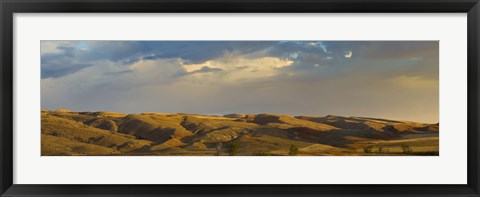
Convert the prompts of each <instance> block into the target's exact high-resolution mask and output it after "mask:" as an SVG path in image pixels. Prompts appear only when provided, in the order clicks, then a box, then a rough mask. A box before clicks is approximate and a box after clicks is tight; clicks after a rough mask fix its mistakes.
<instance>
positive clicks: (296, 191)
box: [0, 0, 480, 197]
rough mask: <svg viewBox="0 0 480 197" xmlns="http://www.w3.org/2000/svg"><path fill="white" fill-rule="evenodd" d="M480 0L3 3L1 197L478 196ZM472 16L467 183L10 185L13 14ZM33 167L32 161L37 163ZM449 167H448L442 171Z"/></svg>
mask: <svg viewBox="0 0 480 197" xmlns="http://www.w3.org/2000/svg"><path fill="white" fill-rule="evenodd" d="M478 2H479V1H478V0H403V1H402V0H335V1H333V0H255V1H254V0H230V1H222V0H83V1H79V0H70V1H67V0H1V1H0V7H1V31H0V33H1V50H2V51H1V54H0V59H1V67H0V69H1V70H0V72H1V80H0V83H1V85H0V88H1V97H0V98H1V106H0V109H1V115H0V116H1V117H0V125H1V135H0V137H1V139H0V140H1V142H0V174H1V180H0V192H1V196H373V195H376V196H465V197H466V196H479V175H480V174H479V151H478V150H479V143H480V140H479V121H478V117H479V116H478V115H479V105H478V99H479V91H478V88H479V83H480V80H479V75H480V73H479V69H478V68H479V66H480V65H479V51H478V48H479V45H480V40H479V12H480V5H479V3H478ZM147 12H148V13H151V12H165V13H201V12H209V13H259V12H261V13H264V12H265V13H316V12H324V13H417V12H418V13H443V12H445V13H452V12H454V13H467V14H468V15H467V17H468V19H467V20H468V101H467V102H468V142H467V143H468V166H467V170H468V183H467V184H465V185H433V184H432V185H329V184H327V185H249V184H246V185H20V184H13V170H14V166H13V140H12V136H13V132H14V129H13V113H14V111H13V103H14V102H15V101H14V98H13V85H14V84H13V39H14V35H13V25H14V24H13V22H14V21H13V14H15V13H147ZM33 165H34V164H33ZM445 170H449V169H445Z"/></svg>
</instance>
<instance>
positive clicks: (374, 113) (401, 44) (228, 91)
mask: <svg viewBox="0 0 480 197" xmlns="http://www.w3.org/2000/svg"><path fill="white" fill-rule="evenodd" d="M40 53H41V103H42V109H44V110H55V109H69V110H72V111H114V112H123V113H141V112H165V113H179V112H181V113H195V114H205V115H224V114H230V113H247V114H258V113H275V114H287V115H308V116H326V115H340V116H361V117H376V118H387V119H395V120H411V121H419V122H428V123H436V122H438V113H439V110H438V107H439V83H438V80H439V79H438V77H439V44H438V42H437V41H41V51H40Z"/></svg>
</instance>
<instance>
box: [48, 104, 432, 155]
mask: <svg viewBox="0 0 480 197" xmlns="http://www.w3.org/2000/svg"><path fill="white" fill-rule="evenodd" d="M41 118H42V131H41V132H42V153H41V154H42V155H43V156H64V155H90V156H102V155H198V156H200V155H204V156H213V155H220V156H222V155H238V156H285V155H299V156H312V155H318V156H320V155H345V156H347V155H398V156H399V155H439V147H438V144H439V138H438V136H439V124H438V123H437V124H427V123H418V122H411V121H397V120H386V119H379V118H366V117H342V116H325V117H312V116H297V117H293V116H288V115H279V114H228V115H225V116H206V115H198V114H183V113H177V114H167V113H157V112H146V113H141V114H122V113H115V112H72V111H69V110H56V111H47V110H44V111H42V112H41Z"/></svg>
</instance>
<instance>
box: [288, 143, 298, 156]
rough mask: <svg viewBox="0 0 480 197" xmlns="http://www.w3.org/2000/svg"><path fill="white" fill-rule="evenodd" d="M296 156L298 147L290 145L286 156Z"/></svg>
mask: <svg viewBox="0 0 480 197" xmlns="http://www.w3.org/2000/svg"><path fill="white" fill-rule="evenodd" d="M297 154H298V146H297V145H294V144H292V145H290V152H288V155H297Z"/></svg>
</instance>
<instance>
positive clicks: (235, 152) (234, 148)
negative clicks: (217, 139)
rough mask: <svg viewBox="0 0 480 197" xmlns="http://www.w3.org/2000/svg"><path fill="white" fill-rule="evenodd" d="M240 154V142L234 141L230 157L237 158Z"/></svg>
mask: <svg viewBox="0 0 480 197" xmlns="http://www.w3.org/2000/svg"><path fill="white" fill-rule="evenodd" d="M237 154H238V141H233V142H232V144H231V145H230V156H235V155H237Z"/></svg>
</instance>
